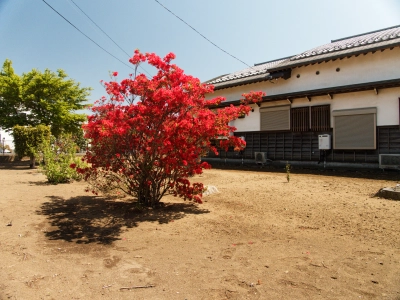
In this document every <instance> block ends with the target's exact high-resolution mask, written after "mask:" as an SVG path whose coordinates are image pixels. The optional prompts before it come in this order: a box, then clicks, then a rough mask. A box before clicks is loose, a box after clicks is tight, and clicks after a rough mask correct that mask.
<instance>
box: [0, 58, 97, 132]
mask: <svg viewBox="0 0 400 300" xmlns="http://www.w3.org/2000/svg"><path fill="white" fill-rule="evenodd" d="M90 90H91V89H90V88H82V87H80V85H79V83H76V82H75V81H74V80H73V79H70V78H68V75H67V74H66V73H65V72H64V71H63V70H61V69H59V70H57V72H52V71H50V70H48V69H46V70H44V72H41V71H39V70H36V69H33V70H31V71H30V72H28V73H23V74H22V75H21V76H19V75H17V74H15V72H14V69H13V67H12V62H11V61H10V60H6V61H5V62H4V64H3V68H2V70H1V71H0V127H2V128H4V129H6V130H10V129H11V128H13V127H14V126H15V125H19V126H37V125H39V124H41V125H48V126H50V127H51V133H52V134H53V135H54V136H59V135H60V134H61V133H62V132H65V133H76V132H78V131H79V130H80V128H81V126H82V123H83V122H84V121H85V120H86V115H85V114H78V113H76V112H75V111H77V110H81V109H84V108H86V107H87V104H85V102H86V101H87V97H88V96H89V94H90Z"/></svg>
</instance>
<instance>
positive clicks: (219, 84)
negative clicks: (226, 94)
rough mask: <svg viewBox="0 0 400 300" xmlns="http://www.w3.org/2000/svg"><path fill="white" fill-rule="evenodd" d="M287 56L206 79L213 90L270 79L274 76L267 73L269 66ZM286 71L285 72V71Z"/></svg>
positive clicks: (276, 63) (278, 62)
mask: <svg viewBox="0 0 400 300" xmlns="http://www.w3.org/2000/svg"><path fill="white" fill-rule="evenodd" d="M285 59H287V58H283V59H277V60H273V61H269V62H265V63H260V64H255V65H254V66H253V67H250V68H246V69H244V70H241V71H238V72H234V73H230V74H227V75H222V76H219V77H216V78H214V79H211V80H208V81H207V82H205V83H207V84H212V85H213V86H214V89H215V90H219V89H225V88H230V87H234V86H239V85H244V84H250V83H255V82H260V81H265V80H271V79H273V78H276V75H275V76H271V74H270V73H269V71H268V70H269V68H271V67H273V66H275V65H278V64H280V63H281V62H282V61H284V60H285ZM286 73H287V72H286ZM286 73H285V74H286Z"/></svg>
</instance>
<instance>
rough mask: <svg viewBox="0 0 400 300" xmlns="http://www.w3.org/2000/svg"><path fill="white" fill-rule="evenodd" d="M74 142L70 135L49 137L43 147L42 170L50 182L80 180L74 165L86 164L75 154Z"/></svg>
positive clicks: (81, 165)
mask: <svg viewBox="0 0 400 300" xmlns="http://www.w3.org/2000/svg"><path fill="white" fill-rule="evenodd" d="M75 152H76V144H75V143H74V141H73V139H72V138H71V136H70V135H62V136H60V137H59V138H57V139H55V138H54V137H52V138H51V142H50V143H48V144H47V145H46V146H45V147H44V149H43V163H42V166H41V168H42V172H43V173H44V174H45V175H46V177H47V180H48V181H49V182H50V183H54V184H57V183H67V182H70V181H72V180H77V181H79V180H81V179H82V175H81V174H79V173H78V172H77V171H76V170H77V169H76V168H71V167H70V166H71V165H73V166H74V167H76V166H78V167H85V166H86V164H85V163H84V162H82V161H81V159H80V158H79V157H76V156H75Z"/></svg>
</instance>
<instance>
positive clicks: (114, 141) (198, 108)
mask: <svg viewBox="0 0 400 300" xmlns="http://www.w3.org/2000/svg"><path fill="white" fill-rule="evenodd" d="M174 58H175V55H174V54H172V53H169V54H168V55H167V56H165V57H164V58H163V59H162V58H160V57H159V56H157V55H155V54H154V53H146V54H142V53H140V52H139V51H138V50H136V51H135V54H134V56H133V57H132V58H131V59H130V62H131V63H132V64H134V65H135V66H136V69H137V67H138V65H139V64H140V63H142V62H146V61H147V62H148V63H149V64H150V65H152V66H153V67H155V68H156V69H157V74H156V75H155V76H154V77H153V78H147V77H146V76H145V75H144V74H139V75H136V74H135V75H132V74H131V75H130V77H129V78H127V79H124V80H122V81H121V82H117V81H111V82H105V83H104V86H105V89H106V91H107V93H108V95H109V98H106V97H103V98H102V99H100V100H99V101H97V102H96V103H95V105H94V106H93V107H92V111H93V115H91V116H89V117H88V124H87V125H85V126H84V130H85V132H86V136H85V137H86V138H87V139H90V141H91V147H90V149H88V151H87V153H86V155H85V157H84V159H85V160H86V162H87V163H88V164H89V166H90V167H87V168H77V170H78V172H80V173H82V174H83V177H84V179H85V180H87V181H88V182H89V183H90V185H91V188H90V189H89V190H91V191H92V192H93V193H98V192H115V193H123V194H127V195H131V196H133V197H135V198H136V199H137V201H138V202H139V204H141V205H145V206H155V205H156V204H157V203H158V202H159V201H160V200H161V198H162V197H163V195H165V193H166V192H172V193H173V194H174V195H175V196H179V197H182V198H184V199H185V200H186V199H188V200H193V201H196V202H198V203H201V195H202V191H203V185H202V184H201V183H194V184H191V183H190V181H189V178H190V177H191V176H193V175H194V174H201V173H202V170H203V169H205V168H210V165H209V164H207V163H206V162H201V160H200V157H201V155H202V154H204V153H205V152H206V151H209V150H211V151H214V152H215V153H216V152H217V149H216V148H215V147H213V146H212V145H211V140H212V139H217V138H218V137H221V136H223V137H226V140H224V141H223V143H222V145H221V146H223V147H224V148H227V147H229V146H234V147H237V148H239V149H241V148H243V146H244V145H245V142H244V141H243V140H241V139H239V138H237V137H234V136H232V135H231V133H232V132H233V131H234V130H235V128H234V127H231V126H229V125H228V124H229V122H230V121H232V120H234V119H237V118H238V117H239V115H240V114H243V113H244V114H248V113H249V112H250V110H251V108H250V106H248V104H249V103H255V102H257V101H260V100H261V97H262V96H263V93H260V92H259V93H250V94H248V95H244V99H243V103H242V104H241V105H239V106H236V107H235V106H233V105H231V106H228V107H225V108H220V109H217V110H216V111H215V112H213V111H212V110H211V109H210V107H212V106H216V105H218V104H219V103H221V102H222V101H223V100H224V99H223V98H222V97H218V98H215V99H212V100H205V94H209V93H211V92H212V91H213V86H211V85H207V84H202V83H201V82H200V81H199V79H197V78H194V77H192V76H189V75H185V74H184V72H183V70H182V69H180V68H179V67H178V66H176V65H175V64H172V63H171V61H172V60H173V59H174ZM117 75H118V73H117V72H114V73H113V76H114V78H115V76H117Z"/></svg>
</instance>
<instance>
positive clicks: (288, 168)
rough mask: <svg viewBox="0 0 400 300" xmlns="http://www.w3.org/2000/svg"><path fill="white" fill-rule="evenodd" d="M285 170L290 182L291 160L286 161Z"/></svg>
mask: <svg viewBox="0 0 400 300" xmlns="http://www.w3.org/2000/svg"><path fill="white" fill-rule="evenodd" d="M285 171H286V179H287V182H289V181H290V164H289V162H286V166H285Z"/></svg>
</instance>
